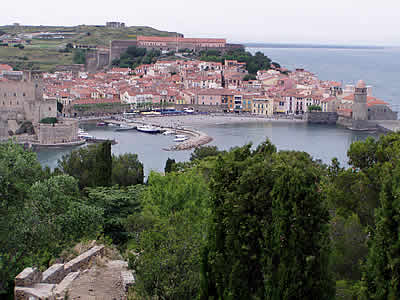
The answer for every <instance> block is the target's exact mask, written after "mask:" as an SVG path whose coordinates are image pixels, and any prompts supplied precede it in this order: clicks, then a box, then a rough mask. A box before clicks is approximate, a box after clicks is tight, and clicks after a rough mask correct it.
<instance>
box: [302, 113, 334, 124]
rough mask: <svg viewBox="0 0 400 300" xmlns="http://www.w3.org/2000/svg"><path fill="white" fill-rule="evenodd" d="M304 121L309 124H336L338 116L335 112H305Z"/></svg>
mask: <svg viewBox="0 0 400 300" xmlns="http://www.w3.org/2000/svg"><path fill="white" fill-rule="evenodd" d="M305 119H306V121H307V122H308V123H311V124H332V125H334V124H336V122H337V120H338V114H337V113H335V112H306V113H305Z"/></svg>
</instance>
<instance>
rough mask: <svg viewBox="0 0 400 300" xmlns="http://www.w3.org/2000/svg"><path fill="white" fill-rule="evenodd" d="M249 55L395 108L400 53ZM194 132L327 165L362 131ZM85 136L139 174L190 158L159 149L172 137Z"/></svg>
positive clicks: (45, 157)
mask: <svg viewBox="0 0 400 300" xmlns="http://www.w3.org/2000/svg"><path fill="white" fill-rule="evenodd" d="M248 50H249V51H251V52H253V53H254V52H256V51H262V52H263V53H265V54H266V55H267V56H268V57H270V58H271V59H272V60H273V61H277V62H279V63H280V64H281V65H282V66H283V67H286V68H288V69H294V68H304V69H306V70H308V71H311V72H313V73H315V74H316V75H317V76H318V77H319V78H320V79H323V80H336V81H341V82H342V83H343V84H355V83H356V82H357V81H358V80H359V79H363V80H364V81H365V82H366V83H367V85H371V86H373V95H374V96H375V97H378V98H380V99H382V100H385V101H387V102H389V103H390V104H391V105H392V108H393V109H394V110H396V111H398V110H399V108H400V82H399V80H400V76H399V74H400V71H399V70H400V50H399V49H397V48H384V49H329V48H328V49H327V48H321V49H320V48H318V49H315V48H248ZM196 126H197V127H196V128H197V129H199V130H202V131H204V132H206V133H207V134H208V135H210V136H212V137H213V138H214V140H213V142H212V143H210V145H216V146H218V148H220V149H224V150H227V149H229V148H231V147H234V146H241V145H244V144H246V143H249V142H252V143H253V144H254V145H258V144H259V143H261V142H263V141H264V140H265V139H266V138H269V139H270V140H271V141H272V143H274V144H275V145H276V146H277V148H278V149H280V150H298V151H306V152H308V153H309V154H310V155H311V156H312V157H313V158H315V159H321V160H322V161H323V162H325V163H329V162H330V161H331V159H332V158H333V157H337V158H338V159H339V161H340V162H341V163H342V164H346V163H347V156H346V153H347V150H348V148H349V146H350V144H351V143H352V142H354V141H357V140H364V139H365V138H366V137H368V136H374V137H377V135H375V134H371V133H366V132H352V131H350V130H347V129H345V128H341V127H337V126H327V125H308V124H304V123H290V122H271V123H265V122H263V123H254V122H249V123H243V122H240V123H227V124H215V123H210V124H208V125H206V124H203V125H196ZM86 129H87V130H88V131H89V132H90V134H92V135H94V136H96V137H98V138H115V139H116V140H117V141H118V144H117V145H114V146H113V147H112V151H113V153H114V154H122V153H127V152H132V153H137V154H138V156H139V159H140V160H141V161H142V162H143V163H144V167H145V174H146V175H148V173H149V172H150V170H156V171H163V169H164V166H165V162H166V160H167V158H168V157H170V158H174V159H175V160H177V161H185V160H188V159H189V158H190V153H191V151H179V152H176V151H175V152H169V151H164V150H162V149H163V148H166V147H168V146H170V145H171V144H172V143H173V142H172V138H171V137H168V136H162V135H148V134H145V133H139V132H136V131H130V132H114V129H111V128H106V129H104V128H96V127H95V126H88V127H86ZM69 151H71V149H42V150H40V151H39V152H38V159H39V161H40V162H41V163H42V164H43V165H48V166H50V167H52V168H54V167H55V166H56V165H57V160H58V159H59V158H61V157H62V155H65V154H67V153H69Z"/></svg>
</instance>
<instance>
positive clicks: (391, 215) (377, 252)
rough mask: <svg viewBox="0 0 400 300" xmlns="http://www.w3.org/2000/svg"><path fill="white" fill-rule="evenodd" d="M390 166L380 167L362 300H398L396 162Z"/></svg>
mask: <svg viewBox="0 0 400 300" xmlns="http://www.w3.org/2000/svg"><path fill="white" fill-rule="evenodd" d="M392 162H393V164H392V163H389V162H387V163H385V164H384V165H383V166H382V172H381V177H382V179H381V183H382V189H381V192H380V195H379V200H380V205H379V208H378V209H377V210H376V226H375V230H374V231H373V232H370V233H371V236H370V238H371V241H370V247H369V254H368V260H367V264H366V272H365V274H364V278H363V286H364V289H363V290H362V294H363V296H364V297H365V299H382V300H383V299H385V300H386V299H399V298H400V285H399V278H400V240H399V235H400V217H399V216H400V164H399V163H400V161H399V160H397V161H392Z"/></svg>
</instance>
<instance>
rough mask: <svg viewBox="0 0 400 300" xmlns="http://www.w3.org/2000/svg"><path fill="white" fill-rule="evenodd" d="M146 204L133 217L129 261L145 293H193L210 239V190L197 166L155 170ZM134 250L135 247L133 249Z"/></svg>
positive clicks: (181, 295) (146, 295)
mask: <svg viewBox="0 0 400 300" xmlns="http://www.w3.org/2000/svg"><path fill="white" fill-rule="evenodd" d="M142 195H143V197H142V205H143V210H142V212H141V213H140V214H139V215H132V216H131V217H130V218H128V220H127V223H126V227H127V229H128V230H132V231H131V237H132V240H131V241H130V243H129V244H130V247H129V249H128V250H130V251H134V252H135V253H140V255H135V254H131V255H129V263H130V266H131V267H133V268H134V269H135V270H136V278H137V280H136V285H135V288H134V289H135V292H136V293H137V294H138V295H139V296H140V297H141V298H143V299H145V298H146V299H147V298H154V297H156V298H158V299H194V298H196V296H197V294H198V293H199V288H200V282H199V274H200V268H201V249H203V247H204V245H205V243H206V235H205V233H206V232H207V230H208V229H207V228H208V217H209V214H210V210H209V207H208V205H209V193H208V188H207V184H206V182H205V180H204V178H203V176H202V175H201V174H200V173H199V172H198V171H197V170H195V169H190V170H186V171H185V172H181V173H177V172H172V173H166V174H165V176H164V175H161V174H158V173H154V172H152V173H150V175H149V179H148V184H147V187H146V189H145V190H144V192H143V194H142ZM129 253H131V252H129Z"/></svg>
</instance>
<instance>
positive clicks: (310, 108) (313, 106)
mask: <svg viewBox="0 0 400 300" xmlns="http://www.w3.org/2000/svg"><path fill="white" fill-rule="evenodd" d="M321 110H322V108H321V106H319V105H309V106H308V111H310V112H312V111H321Z"/></svg>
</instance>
